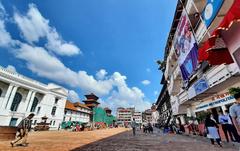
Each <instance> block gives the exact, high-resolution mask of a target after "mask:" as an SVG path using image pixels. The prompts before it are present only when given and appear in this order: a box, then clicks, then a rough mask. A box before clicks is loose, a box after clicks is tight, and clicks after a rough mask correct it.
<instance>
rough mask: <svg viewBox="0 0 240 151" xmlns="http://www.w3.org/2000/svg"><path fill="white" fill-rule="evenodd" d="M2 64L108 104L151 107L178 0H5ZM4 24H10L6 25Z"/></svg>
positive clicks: (73, 94) (0, 50) (75, 94)
mask: <svg viewBox="0 0 240 151" xmlns="http://www.w3.org/2000/svg"><path fill="white" fill-rule="evenodd" d="M0 2H1V3H0V4H1V5H0V6H1V7H0V21H1V22H0V34H1V35H2V36H1V37H2V38H1V37H0V57H1V59H0V65H1V66H4V67H8V68H10V69H12V70H14V69H13V68H15V69H16V71H17V72H18V73H20V74H23V75H25V76H28V77H31V78H33V79H36V80H39V81H41V82H43V83H49V82H54V83H57V84H59V85H62V86H64V87H66V88H67V89H69V90H70V98H71V99H72V100H74V101H77V100H78V99H77V97H78V96H79V97H80V99H83V98H84V97H83V94H85V93H89V92H94V93H96V94H97V95H98V96H100V97H101V100H100V101H101V103H102V105H103V106H109V107H111V108H115V107H119V106H124V107H127V106H135V107H136V108H137V109H138V110H143V109H145V108H148V107H149V106H150V105H151V103H153V102H155V101H156V98H157V97H158V94H159V91H160V89H161V85H160V80H161V73H160V71H158V70H157V65H156V63H155V61H156V60H157V59H162V58H163V51H164V48H165V43H166V39H167V36H168V32H169V30H170V26H171V23H172V19H173V14H174V11H175V7H176V0H167V1H165V0H164V1H163V0H151V1H149V0H71V1H68V0H50V1H49V0H41V1H37V0H17V1H16V0H8V1H6V0H2V1H0ZM1 24H2V25H4V26H1Z"/></svg>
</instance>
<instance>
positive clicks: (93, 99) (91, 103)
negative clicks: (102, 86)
mask: <svg viewBox="0 0 240 151" xmlns="http://www.w3.org/2000/svg"><path fill="white" fill-rule="evenodd" d="M85 97H86V98H87V99H86V100H84V101H83V102H84V103H85V104H86V106H87V107H89V108H90V109H91V110H92V109H93V108H94V107H97V106H98V104H100V103H99V102H98V101H97V100H98V97H97V96H96V95H95V94H93V93H91V94H88V95H85Z"/></svg>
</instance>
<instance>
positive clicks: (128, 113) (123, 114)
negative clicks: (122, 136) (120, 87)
mask: <svg viewBox="0 0 240 151" xmlns="http://www.w3.org/2000/svg"><path fill="white" fill-rule="evenodd" d="M134 112H135V108H122V107H119V108H117V123H119V124H122V125H127V124H130V123H131V121H132V118H133V113H134Z"/></svg>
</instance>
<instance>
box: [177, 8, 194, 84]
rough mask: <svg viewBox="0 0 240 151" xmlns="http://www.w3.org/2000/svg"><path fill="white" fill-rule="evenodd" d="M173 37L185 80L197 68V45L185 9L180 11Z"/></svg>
mask: <svg viewBox="0 0 240 151" xmlns="http://www.w3.org/2000/svg"><path fill="white" fill-rule="evenodd" d="M175 34H176V35H175V39H174V48H175V53H176V55H177V57H178V64H179V66H180V69H181V73H182V77H183V80H184V81H187V80H188V79H189V78H190V76H191V75H192V74H193V72H194V71H195V69H196V68H197V63H198V62H197V60H198V59H197V58H198V46H197V43H196V40H195V37H194V35H193V32H192V30H191V25H190V22H189V19H188V16H187V13H186V12H185V11H183V12H182V17H181V21H180V22H179V24H178V27H177V30H176V33H175Z"/></svg>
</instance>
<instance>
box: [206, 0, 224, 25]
mask: <svg viewBox="0 0 240 151" xmlns="http://www.w3.org/2000/svg"><path fill="white" fill-rule="evenodd" d="M222 4H223V0H208V1H207V4H206V6H205V8H204V11H203V12H202V18H203V20H204V21H205V24H206V26H207V28H208V27H209V26H210V25H211V23H212V21H213V20H214V18H215V17H216V16H217V13H218V11H219V10H220V8H221V7H222Z"/></svg>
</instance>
